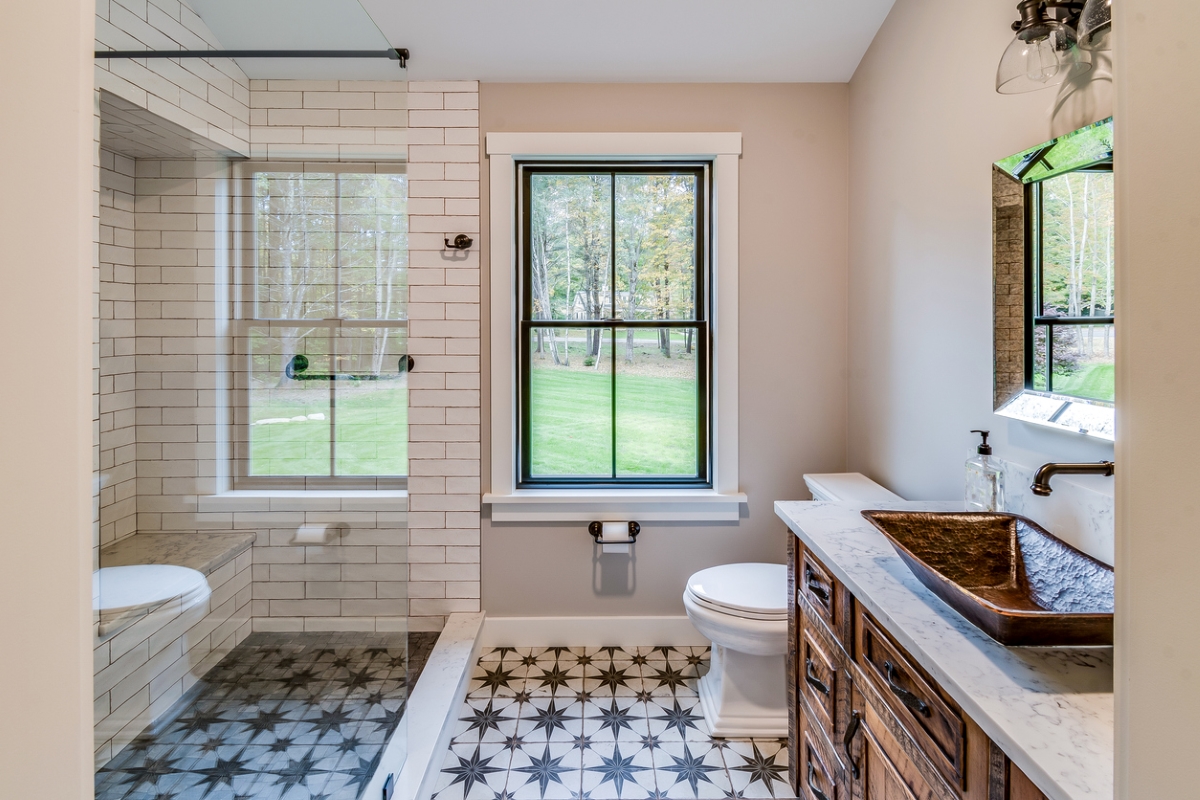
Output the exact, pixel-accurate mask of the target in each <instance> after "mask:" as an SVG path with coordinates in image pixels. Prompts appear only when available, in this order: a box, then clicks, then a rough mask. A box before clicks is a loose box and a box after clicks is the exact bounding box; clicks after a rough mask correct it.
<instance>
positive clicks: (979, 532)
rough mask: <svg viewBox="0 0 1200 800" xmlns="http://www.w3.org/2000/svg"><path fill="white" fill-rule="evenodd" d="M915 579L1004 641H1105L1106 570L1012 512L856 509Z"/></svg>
mask: <svg viewBox="0 0 1200 800" xmlns="http://www.w3.org/2000/svg"><path fill="white" fill-rule="evenodd" d="M862 515H863V516H864V517H866V518H867V520H869V521H870V522H871V524H872V525H874V526H875V527H876V528H878V529H879V530H880V531H881V532H882V533H883V535H884V536H886V537H887V538H888V540H889V541H890V542H891V543H892V546H893V547H895V548H896V552H897V553H898V554H899V555H900V558H901V559H903V560H904V563H905V564H907V565H908V568H909V569H911V570H912V572H913V574H914V575H916V576H917V578H918V580H920V581H921V583H923V584H925V586H926V587H927V588H928V589H929V590H930V591H931V592H933V593H934V594H936V595H937V596H938V597H940V598H941V599H942V600H944V601H946V603H947V604H949V605H950V607H951V608H953V609H954V610H955V611H957V612H958V613H960V614H962V615H963V616H964V617H966V618H967V619H968V620H970V621H971V622H972V623H974V624H975V625H976V626H977V627H979V628H981V629H982V630H983V631H984V632H985V633H987V635H989V636H991V637H992V638H993V639H995V640H996V641H998V642H1000V643H1001V644H1005V645H1013V646H1016V645H1040V646H1047V647H1056V646H1057V647H1065V646H1079V645H1110V644H1112V643H1113V571H1112V569H1111V568H1110V567H1108V566H1106V565H1104V564H1102V563H1100V562H1099V561H1097V560H1095V559H1094V558H1092V557H1090V556H1088V555H1086V554H1084V553H1081V552H1079V551H1078V550H1076V549H1075V548H1074V547H1071V546H1070V545H1069V544H1067V543H1066V542H1063V541H1062V540H1060V539H1058V538H1056V537H1054V536H1053V535H1051V534H1050V533H1049V532H1048V531H1046V530H1045V529H1044V528H1042V527H1040V526H1039V525H1038V524H1037V523H1035V522H1033V521H1032V520H1029V519H1026V518H1025V517H1019V516H1017V515H1015V514H989V513H973V512H916V511H864V512H862Z"/></svg>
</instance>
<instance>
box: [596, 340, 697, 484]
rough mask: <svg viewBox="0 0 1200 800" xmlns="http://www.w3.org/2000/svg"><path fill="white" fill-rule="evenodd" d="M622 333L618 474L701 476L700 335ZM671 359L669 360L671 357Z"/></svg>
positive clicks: (618, 395)
mask: <svg viewBox="0 0 1200 800" xmlns="http://www.w3.org/2000/svg"><path fill="white" fill-rule="evenodd" d="M663 333H664V332H663V331H662V330H653V329H645V328H643V329H639V330H637V331H634V330H628V331H622V330H618V338H619V340H620V341H622V342H623V343H625V344H626V345H628V342H629V341H630V339H632V342H633V347H632V352H630V350H628V349H626V350H625V351H624V352H625V355H624V357H619V358H618V359H617V364H616V368H617V378H616V383H617V393H616V419H617V428H616V430H617V475H618V476H621V477H626V476H673V477H687V478H694V477H696V476H697V475H698V474H699V465H698V463H697V458H698V452H699V441H698V436H699V424H698V419H699V416H698V414H699V409H698V402H699V392H700V388H699V375H698V371H697V364H696V358H695V354H694V353H695V351H694V349H693V350H690V351H689V349H688V347H689V344H690V343H694V339H695V336H696V330H695V329H692V328H687V329H678V328H676V329H672V330H670V331H667V332H666V333H667V334H669V340H668V347H667V348H666V349H664V347H663ZM668 353H669V354H671V355H670V356H669V357H668V355H667V354H668Z"/></svg>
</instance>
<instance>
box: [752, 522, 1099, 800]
mask: <svg viewBox="0 0 1200 800" xmlns="http://www.w3.org/2000/svg"><path fill="white" fill-rule="evenodd" d="M870 507H871V508H877V509H878V508H883V509H907V510H914V511H961V510H962V503H961V502H957V503H930V502H894V503H875V504H872V505H871V506H870ZM861 508H862V507H859V506H853V505H844V504H837V503H823V502H801V501H794V502H793V501H779V502H776V503H775V513H776V514H777V515H778V516H779V517H780V518H781V519H782V520H783V521H784V522H785V523H786V524H787V526H788V528H790V529H791V531H792V532H793V533H795V534H796V536H798V537H799V538H800V539H801V540H802V541H803V542H804V543H805V545H806V546H808V547H809V548H810V549H811V550H812V551H813V552H814V553H815V554H816V556H817V558H819V559H820V560H821V561H822V562H823V563H824V564H825V565H826V566H827V567H828V568H829V569H830V570H831V571H832V572H833V573H834V575H836V576H837V578H838V580H840V581H841V582H842V583H843V584H845V586H846V588H847V589H849V590H850V592H851V593H852V594H853V595H854V596H855V598H857V599H858V601H859V602H861V603H862V604H863V605H864V606H865V607H866V608H867V610H869V611H870V612H871V614H872V615H873V616H874V617H875V618H876V619H877V620H879V622H880V624H882V625H883V626H884V628H886V629H887V631H888V633H890V634H891V635H892V636H893V637H895V639H896V641H898V642H899V643H900V644H901V645H903V646H904V648H905V649H906V650H908V652H909V653H911V654H912V656H913V658H914V659H916V661H917V662H918V663H919V664H920V665H921V666H922V667H924V668H925V670H926V671H928V672H929V674H930V675H931V676H933V678H934V679H935V680H936V681H937V682H938V683H939V684H941V686H942V688H943V689H945V691H946V692H947V693H948V694H949V695H950V696H951V697H953V698H954V700H955V701H956V702H957V703H958V704H959V705H960V706H961V707H962V709H963V711H964V712H965V713H966V714H967V715H969V716H970V717H971V718H972V719H974V720H975V722H976V723H978V724H979V726H980V727H981V728H982V729H983V731H984V732H985V733H986V734H987V735H988V736H989V737H990V738H991V740H992V741H993V742H995V743H996V745H997V746H998V747H999V748H1000V749H1001V750H1003V751H1004V752H1005V753H1006V754H1008V757H1009V758H1011V759H1012V761H1013V763H1015V764H1016V765H1017V766H1018V767H1020V769H1021V771H1022V772H1024V773H1025V774H1026V775H1027V776H1029V778H1030V780H1032V781H1033V782H1034V783H1035V784H1036V785H1037V787H1038V788H1039V789H1041V791H1042V792H1043V793H1044V794H1046V796H1047V797H1049V798H1050V799H1051V800H1111V798H1112V797H1113V656H1112V648H1110V647H1092V648H1032V647H1005V646H1004V645H1001V644H999V643H998V642H996V641H994V640H993V639H991V638H990V637H989V636H987V634H985V633H983V632H982V631H981V630H979V629H978V628H976V627H975V626H974V625H972V624H971V623H970V622H968V621H967V620H966V619H965V618H963V617H961V616H959V614H958V613H957V612H955V611H954V610H952V609H951V608H950V607H949V606H948V605H946V604H945V603H944V602H942V601H941V600H940V599H938V598H937V597H935V596H934V595H933V594H932V593H931V592H930V591H929V590H928V589H926V588H925V587H924V586H922V585H921V583H920V582H919V581H917V579H916V577H915V576H914V575H913V574H912V573H911V572H910V571H909V569H908V567H907V566H905V565H904V562H903V561H901V560H900V558H899V557H898V556H897V555H896V552H895V550H893V549H892V546H891V545H890V544H889V543H888V541H887V539H885V538H884V536H883V534H881V533H879V532H878V531H877V530H876V529H875V528H874V527H872V526H871V524H870V523H869V522H867V521H866V520H865V519H863V518H862V516H861V515H860V514H859V511H861Z"/></svg>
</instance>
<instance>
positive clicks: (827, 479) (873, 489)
mask: <svg viewBox="0 0 1200 800" xmlns="http://www.w3.org/2000/svg"><path fill="white" fill-rule="evenodd" d="M804 484H805V485H806V486H807V487H808V490H809V491H810V492H812V496H813V499H814V500H825V501H827V502H832V503H849V504H852V505H867V504H870V503H887V502H895V501H897V500H903V499H904V498H903V497H901V496H900V495H898V494H896V493H895V492H890V491H888V490H887V489H885V488H883V487H882V486H880V485H879V484H878V483H876V482H875V481H873V480H871V479H870V478H868V477H867V476H866V475H863V474H862V473H861V472H824V473H819V474H816V475H805V476H804Z"/></svg>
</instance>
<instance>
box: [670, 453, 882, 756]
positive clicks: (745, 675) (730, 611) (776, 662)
mask: <svg viewBox="0 0 1200 800" xmlns="http://www.w3.org/2000/svg"><path fill="white" fill-rule="evenodd" d="M804 482H805V484H806V485H807V486H808V489H809V491H810V492H812V495H813V499H814V500H820V501H824V502H833V503H847V504H854V505H860V506H864V507H865V506H870V505H871V504H876V503H889V502H895V501H897V500H903V498H902V497H900V496H899V495H897V494H894V493H892V492H890V491H888V490H887V489H885V488H884V487H882V486H880V485H879V484H877V483H875V482H874V481H872V480H871V479H870V478H868V477H866V476H865V475H862V474H860V473H857V472H840V473H825V474H815V475H805V476H804ZM787 594H788V592H787V567H786V566H784V565H783V564H723V565H721V566H717V567H709V568H708V569H703V570H700V571H699V572H697V573H696V574H695V575H693V576H692V577H690V578H688V582H687V589H685V590H684V593H683V606H684V608H685V609H687V615H688V619H690V620H691V622H692V625H694V626H695V628H696V630H697V631H699V632H700V633H702V634H703V635H704V636H706V637H708V638H709V640H711V641H712V660H711V667H710V669H709V671H708V674H706V675H705V676H704V677H702V678H701V679H700V706H701V708H702V709H703V710H704V719H705V722H707V723H708V727H709V729H710V731H711V732H712V735H713V736H715V737H721V738H730V739H743V738H758V737H762V738H772V737H783V736H787V735H788V719H787V665H786V660H785V658H784V656H785V654H786V653H787V612H788V596H787Z"/></svg>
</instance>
